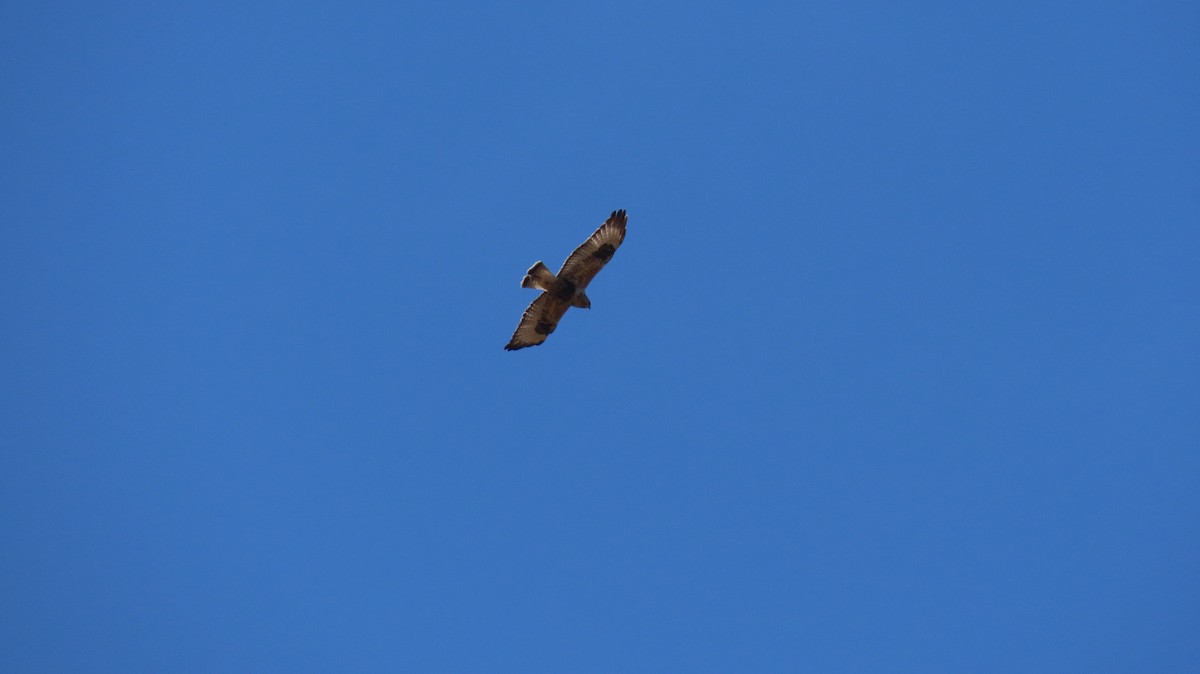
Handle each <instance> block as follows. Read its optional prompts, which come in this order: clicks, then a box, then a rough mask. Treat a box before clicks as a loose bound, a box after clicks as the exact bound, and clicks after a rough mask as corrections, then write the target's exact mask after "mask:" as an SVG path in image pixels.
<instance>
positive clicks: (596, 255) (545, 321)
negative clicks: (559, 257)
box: [504, 210, 628, 351]
mask: <svg viewBox="0 0 1200 674" xmlns="http://www.w3.org/2000/svg"><path fill="white" fill-rule="evenodd" d="M627 221H628V217H627V216H626V215H625V211H623V210H621V211H613V213H612V215H610V216H609V218H608V220H607V221H605V223H604V224H603V225H600V228H599V229H597V230H596V232H595V233H594V234H592V235H591V236H590V237H588V240H587V241H584V242H583V245H581V246H579V247H578V248H576V249H575V252H573V253H571V255H570V257H568V258H567V261H566V262H564V263H563V266H562V269H559V270H558V273H557V274H553V273H551V272H550V268H549V267H547V266H546V265H545V264H543V263H542V262H540V261H539V262H537V263H536V264H534V265H533V266H532V267H530V268H529V271H528V272H526V273H525V278H523V279H521V287H522V288H533V289H535V290H541V291H542V294H541V295H539V296H538V298H537V299H536V300H534V301H533V303H532V304H530V305H529V308H528V309H526V310H525V314H524V315H523V316H521V322H520V323H519V324H518V325H517V330H516V332H514V333H513V336H512V339H511V340H510V341H509V342H508V344H507V345H506V346H505V347H504V348H505V349H506V350H508V351H515V350H517V349H523V348H525V347H527V346H537V345H538V344H541V343H542V342H544V341H546V338H547V337H549V336H550V333H552V332H554V329H555V328H556V327H558V322H559V320H561V319H562V317H563V314H566V313H567V309H570V308H571V307H579V308H580V309H590V308H591V306H592V301H591V300H590V299H589V298H588V296H587V294H586V293H585V291H586V290H587V286H588V284H589V283H591V282H592V279H593V278H595V277H596V274H597V273H599V272H600V270H601V269H603V268H604V265H606V264H608V261H609V260H611V259H612V256H613V254H614V253H616V252H617V248H618V247H620V245H621V242H622V241H624V240H625V223H626V222H627Z"/></svg>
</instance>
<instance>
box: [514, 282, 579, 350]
mask: <svg viewBox="0 0 1200 674" xmlns="http://www.w3.org/2000/svg"><path fill="white" fill-rule="evenodd" d="M570 308H571V305H570V303H569V302H564V301H563V300H560V299H557V298H555V297H554V296H553V295H551V294H550V293H542V294H541V295H538V298H537V299H536V300H534V301H533V304H530V305H529V308H528V309H526V310H525V314H524V315H523V316H521V322H520V323H518V324H517V331H516V332H514V333H513V336H512V339H511V340H509V342H508V344H507V345H506V346H505V347H504V349H505V350H506V351H516V350H517V349H523V348H525V347H527V346H537V345H538V344H541V343H542V342H544V341H546V338H547V337H549V336H550V333H552V332H554V328H557V327H558V321H559V320H560V319H561V318H562V317H563V314H565V313H567V309H570Z"/></svg>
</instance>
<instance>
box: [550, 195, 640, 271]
mask: <svg viewBox="0 0 1200 674" xmlns="http://www.w3.org/2000/svg"><path fill="white" fill-rule="evenodd" d="M628 219H629V218H628V217H627V216H626V215H625V211H624V210H623V209H622V210H619V211H613V212H612V215H610V216H608V220H607V221H606V222H605V223H604V224H603V225H600V229H597V230H596V232H595V233H594V234H592V235H591V236H589V237H588V240H587V241H584V242H583V245H582V246H580V247H578V248H576V249H575V252H574V253H571V256H570V257H568V258H567V261H566V262H564V263H563V266H562V269H559V270H558V277H559V278H565V279H569V280H570V281H571V282H572V283H574V284H575V286H576V287H577V288H579V289H580V290H582V289H584V288H586V287H587V284H589V283H591V282H592V279H593V278H594V277H595V276H596V274H597V273H599V272H600V270H601V269H603V268H604V265H606V264H608V261H609V260H611V259H612V256H613V253H615V252H617V248H619V247H620V246H621V242H622V241H624V240H625V223H626V222H627V221H628Z"/></svg>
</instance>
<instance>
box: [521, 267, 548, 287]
mask: <svg viewBox="0 0 1200 674" xmlns="http://www.w3.org/2000/svg"><path fill="white" fill-rule="evenodd" d="M555 280H556V279H555V276H554V272H552V271H550V268H549V267H547V266H546V265H545V264H543V263H542V262H541V261H540V260H539V261H538V263H537V264H535V265H533V266H532V267H530V268H529V271H527V272H525V278H523V279H521V287H522V288H533V289H535V290H549V289H550V286H551V285H553V284H554V281H555Z"/></svg>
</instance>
